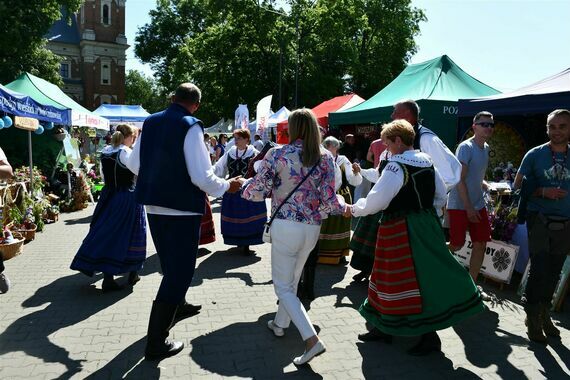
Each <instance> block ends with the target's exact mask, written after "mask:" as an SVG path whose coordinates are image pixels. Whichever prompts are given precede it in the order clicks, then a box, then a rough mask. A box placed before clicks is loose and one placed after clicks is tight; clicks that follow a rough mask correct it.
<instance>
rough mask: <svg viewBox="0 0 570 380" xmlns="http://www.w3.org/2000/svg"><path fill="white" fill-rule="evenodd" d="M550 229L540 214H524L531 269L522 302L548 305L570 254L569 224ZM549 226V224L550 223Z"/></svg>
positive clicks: (545, 219) (546, 220)
mask: <svg viewBox="0 0 570 380" xmlns="http://www.w3.org/2000/svg"><path fill="white" fill-rule="evenodd" d="M566 225H567V226H566V227H565V228H561V229H557V230H552V229H551V228H549V222H548V219H547V218H546V217H545V216H543V215H540V214H530V215H529V216H528V217H527V227H528V244H529V251H530V270H529V276H528V282H527V285H526V290H525V296H524V299H523V301H525V303H526V304H528V305H535V304H539V303H544V304H547V305H550V303H551V301H552V295H553V293H554V290H555V289H556V285H557V283H558V280H559V279H560V274H561V272H562V267H563V266H564V261H565V260H566V256H567V255H568V254H569V253H570V238H569V235H570V223H566ZM550 227H552V225H550Z"/></svg>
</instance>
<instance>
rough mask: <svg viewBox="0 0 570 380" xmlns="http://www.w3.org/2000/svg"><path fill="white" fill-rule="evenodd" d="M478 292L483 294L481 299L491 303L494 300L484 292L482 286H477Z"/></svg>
mask: <svg viewBox="0 0 570 380" xmlns="http://www.w3.org/2000/svg"><path fill="white" fill-rule="evenodd" d="M477 290H479V294H481V299H482V300H483V301H491V300H492V299H493V298H492V297H491V296H490V295H488V294H487V293H485V292H484V291H483V288H482V287H481V286H480V285H477Z"/></svg>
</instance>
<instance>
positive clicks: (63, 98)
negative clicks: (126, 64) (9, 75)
mask: <svg viewBox="0 0 570 380" xmlns="http://www.w3.org/2000/svg"><path fill="white" fill-rule="evenodd" d="M6 87H7V88H8V89H10V90H12V91H17V92H19V93H22V94H24V95H27V96H29V97H30V98H32V99H33V100H35V101H36V102H38V103H41V104H44V105H48V106H54V107H58V108H64V109H65V108H69V109H70V110H71V123H70V124H71V125H75V126H79V127H92V128H97V129H103V130H107V131H108V130H109V120H107V119H105V118H104V117H101V116H99V115H96V114H94V113H93V112H91V111H89V110H88V109H86V108H85V107H83V106H82V105H81V104H79V103H77V102H76V101H74V100H73V99H71V98H70V97H69V96H67V95H66V94H65V93H64V92H63V91H62V90H61V89H60V88H59V87H57V86H56V85H55V84H53V83H50V82H48V81H46V80H44V79H42V78H38V77H36V76H34V75H32V74H30V73H24V74H22V75H20V76H19V77H18V78H17V79H16V80H14V81H13V82H10V83H8V84H7V85H6Z"/></svg>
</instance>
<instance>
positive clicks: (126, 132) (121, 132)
mask: <svg viewBox="0 0 570 380" xmlns="http://www.w3.org/2000/svg"><path fill="white" fill-rule="evenodd" d="M136 133H137V129H136V128H135V127H133V126H132V125H128V124H119V125H117V128H116V130H115V133H113V136H111V145H113V148H116V147H118V146H119V145H121V144H122V143H124V142H125V139H126V138H127V137H129V136H136Z"/></svg>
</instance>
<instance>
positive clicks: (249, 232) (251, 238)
mask: <svg viewBox="0 0 570 380" xmlns="http://www.w3.org/2000/svg"><path fill="white" fill-rule="evenodd" d="M221 219H222V223H221V224H222V225H221V227H222V236H223V237H224V244H227V245H237V246H240V247H241V246H245V245H258V244H263V240H262V239H261V237H262V235H263V226H264V224H265V222H266V221H267V207H266V206H265V201H263V202H252V201H248V200H245V199H243V198H242V197H241V195H240V193H239V192H238V193H233V194H230V193H225V194H224V197H223V199H222V217H221Z"/></svg>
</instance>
